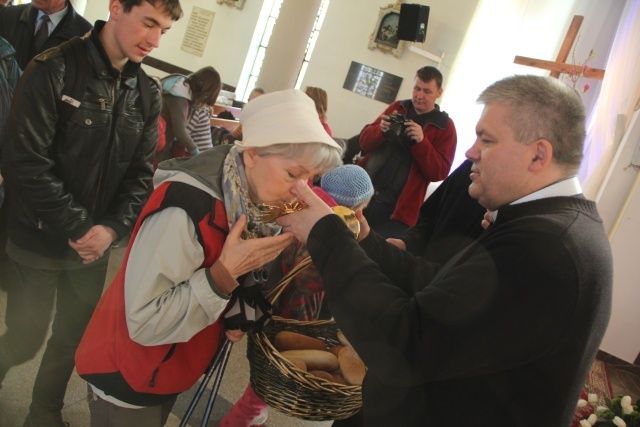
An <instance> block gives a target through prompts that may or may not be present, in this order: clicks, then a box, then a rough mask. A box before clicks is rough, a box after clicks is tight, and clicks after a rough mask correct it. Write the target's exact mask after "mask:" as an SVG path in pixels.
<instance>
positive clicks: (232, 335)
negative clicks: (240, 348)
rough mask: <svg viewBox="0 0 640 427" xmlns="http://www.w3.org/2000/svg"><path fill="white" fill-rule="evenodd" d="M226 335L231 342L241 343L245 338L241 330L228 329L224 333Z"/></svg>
mask: <svg viewBox="0 0 640 427" xmlns="http://www.w3.org/2000/svg"><path fill="white" fill-rule="evenodd" d="M224 334H225V335H226V336H227V338H228V339H229V341H231V342H240V340H241V339H242V337H244V332H242V331H241V330H240V329H226V330H225V331H224Z"/></svg>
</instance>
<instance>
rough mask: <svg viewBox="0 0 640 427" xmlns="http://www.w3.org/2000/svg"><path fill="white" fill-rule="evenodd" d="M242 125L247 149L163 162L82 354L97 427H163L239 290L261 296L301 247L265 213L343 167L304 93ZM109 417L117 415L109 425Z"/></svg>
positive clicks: (233, 335)
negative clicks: (274, 269) (287, 251)
mask: <svg viewBox="0 0 640 427" xmlns="http://www.w3.org/2000/svg"><path fill="white" fill-rule="evenodd" d="M283 110H285V111H290V112H291V113H290V114H289V115H282V114H279V112H280V111H283ZM241 117H242V121H243V123H244V139H243V140H242V141H238V142H237V143H236V144H235V145H233V146H232V145H219V146H217V147H214V148H212V149H211V150H207V151H205V152H203V153H201V154H200V155H198V156H196V157H193V158H190V159H172V160H169V161H167V162H164V163H161V164H160V165H159V166H158V170H157V172H156V174H155V176H154V183H155V184H156V188H155V190H154V192H153V194H152V195H151V197H150V199H149V202H148V203H147V205H146V206H145V208H144V210H143V212H142V214H141V215H140V218H139V219H138V222H137V224H136V227H135V229H134V232H133V235H132V238H131V240H130V243H129V246H128V248H127V253H126V255H125V258H124V262H123V265H122V267H121V269H120V271H119V272H118V275H117V276H116V278H115V279H114V281H113V283H112V284H111V285H110V286H109V288H108V289H107V291H106V293H105V295H104V296H103V297H102V299H101V300H100V303H99V304H98V306H97V308H96V311H95V313H94V315H93V317H92V319H91V321H90V322H89V325H88V327H87V330H86V332H85V334H84V337H83V338H82V342H81V343H80V346H79V348H78V351H77V353H76V363H77V371H78V373H79V375H80V376H81V377H82V378H84V379H86V380H87V382H89V385H90V388H91V396H90V403H89V408H90V410H91V420H92V421H91V422H92V426H98V425H100V426H113V427H132V426H141V425H144V426H154V427H159V426H161V425H163V423H164V421H166V416H167V415H168V413H169V411H170V409H171V407H172V405H173V403H174V402H175V399H176V397H177V395H178V394H179V393H181V392H183V391H185V390H188V389H189V388H191V387H192V386H193V385H194V384H195V383H196V381H198V379H199V378H200V377H201V376H202V374H203V373H204V372H205V370H206V369H207V366H208V365H209V363H210V362H211V360H212V358H213V356H214V355H215V353H216V350H217V348H218V346H219V344H220V340H221V338H222V336H223V332H224V327H223V324H222V315H223V314H225V312H226V311H227V306H228V304H229V299H230V296H231V293H232V292H234V293H237V292H245V291H247V290H249V289H255V290H257V291H258V292H259V291H260V287H261V286H262V281H263V274H262V273H263V272H264V271H268V270H266V264H267V263H269V262H270V261H272V260H273V259H274V258H276V256H277V255H278V254H279V253H280V252H281V251H282V250H283V249H284V248H285V247H286V246H288V245H289V244H291V243H292V242H293V236H292V235H291V234H289V233H281V228H280V227H279V226H277V225H276V224H275V222H263V221H262V219H261V218H262V211H261V210H260V209H259V205H262V204H268V205H275V206H280V205H282V204H283V203H288V202H292V201H293V200H294V198H293V196H292V195H291V186H292V185H293V184H294V183H295V182H296V180H297V179H303V180H305V181H306V180H308V179H309V178H310V177H312V176H313V175H315V174H322V173H324V172H325V171H327V170H330V169H333V168H334V167H336V166H337V165H339V164H340V163H341V161H340V158H341V154H342V153H341V152H340V149H339V148H338V146H337V144H336V143H335V142H334V141H333V139H331V138H330V137H329V136H328V135H327V134H326V132H325V131H324V130H323V129H322V126H321V125H320V124H319V123H318V121H317V119H316V114H315V109H314V107H313V102H311V100H310V99H309V98H308V97H307V96H305V95H304V94H303V93H302V92H300V91H296V90H286V91H280V92H273V93H271V94H268V95H265V96H263V97H260V99H256V100H254V101H253V102H251V103H249V104H248V105H247V106H246V108H245V109H244V110H243V111H242V115H241ZM291 120H294V121H295V122H296V123H302V124H304V126H288V124H289V123H290V121H291ZM281 141H287V142H286V143H282V142H281ZM150 253H153V256H149V254H150ZM240 284H242V286H241V285H240ZM227 320H228V319H227ZM227 332H228V333H227V337H228V338H229V339H231V340H236V339H239V338H240V337H241V334H237V332H238V331H235V332H234V331H227ZM169 353H170V354H171V357H170V358H167V357H166V356H167V354H169ZM106 413H110V414H112V413H116V414H117V415H116V416H114V417H112V418H110V419H109V421H108V422H106V423H101V420H104V419H105V415H104V414H106ZM145 420H147V421H146V424H140V423H143V422H145Z"/></svg>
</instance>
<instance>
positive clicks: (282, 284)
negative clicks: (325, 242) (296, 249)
mask: <svg viewBox="0 0 640 427" xmlns="http://www.w3.org/2000/svg"><path fill="white" fill-rule="evenodd" d="M311 263H312V261H311V257H310V256H308V257H306V258H305V259H303V260H302V261H300V262H299V263H298V264H296V266H295V267H293V268H292V269H291V271H290V272H288V273H287V274H285V276H284V277H283V278H282V279H280V281H278V283H276V285H275V286H274V287H273V289H271V290H270V291H269V293H267V299H268V300H269V302H270V303H271V304H273V303H274V302H276V300H277V299H278V297H280V294H281V293H282V291H284V289H285V288H286V287H287V285H288V284H289V283H290V282H291V281H292V280H293V278H294V277H296V275H297V274H298V273H300V272H301V271H302V270H304V269H305V268H307V267H308V266H310V265H311Z"/></svg>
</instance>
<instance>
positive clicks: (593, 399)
mask: <svg viewBox="0 0 640 427" xmlns="http://www.w3.org/2000/svg"><path fill="white" fill-rule="evenodd" d="M597 402H598V395H597V394H595V393H589V403H597Z"/></svg>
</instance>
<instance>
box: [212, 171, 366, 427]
mask: <svg viewBox="0 0 640 427" xmlns="http://www.w3.org/2000/svg"><path fill="white" fill-rule="evenodd" d="M313 190H314V191H315V192H316V194H318V195H319V196H320V197H321V198H322V199H323V200H324V201H325V203H327V204H328V205H329V206H331V205H335V204H338V205H341V206H345V207H348V208H351V209H353V210H354V211H355V210H358V209H364V208H365V207H366V206H367V204H368V203H369V200H371V197H372V196H373V184H372V183H371V178H369V175H368V174H367V172H366V171H365V170H364V169H363V168H362V167H360V166H357V165H342V166H338V167H337V168H335V169H333V170H331V171H330V172H327V173H325V174H324V175H323V176H322V178H321V179H320V188H318V187H314V188H313ZM322 193H326V195H328V196H329V198H327V197H326V196H325V197H323V194H322ZM329 199H333V200H334V201H335V203H333V204H332V203H330V202H331V201H333V200H329ZM307 256H309V252H308V251H307V248H306V246H305V245H303V244H302V243H299V242H297V243H295V244H292V245H289V246H288V247H287V248H285V250H284V251H283V252H282V254H281V255H280V257H281V258H280V264H281V268H282V275H283V276H284V275H285V274H287V273H288V272H289V271H291V269H292V268H293V267H295V266H296V265H297V264H298V263H299V262H300V261H302V260H303V259H305V258H306V257H307ZM274 284H275V283H274ZM323 299H324V288H323V286H322V278H321V277H320V275H319V274H318V271H317V270H316V268H315V267H314V266H313V265H310V266H309V267H307V268H306V269H304V270H302V271H301V272H300V273H298V274H297V275H296V277H294V278H293V280H292V281H291V283H289V285H288V286H287V288H286V289H285V290H284V291H283V292H282V294H281V295H280V297H279V298H278V299H277V300H276V301H275V302H274V304H273V314H275V315H277V316H280V317H284V318H287V319H297V320H306V321H309V320H318V319H319V318H327V319H329V318H331V315H330V314H328V311H327V310H326V307H325V306H324V305H323V304H322V302H323ZM266 408H267V404H266V403H264V402H263V401H262V399H260V398H259V397H258V396H257V395H256V394H255V392H254V391H253V389H252V388H251V385H248V386H247V388H246V389H245V392H244V394H243V395H242V397H241V398H240V399H239V400H238V401H237V402H236V404H235V405H234V406H233V408H231V411H229V413H227V415H225V417H224V418H223V419H222V420H221V421H220V424H218V426H219V427H247V426H249V427H257V426H262V425H264V423H265V422H266V421H267V411H266Z"/></svg>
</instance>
